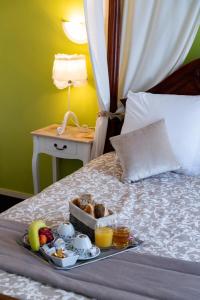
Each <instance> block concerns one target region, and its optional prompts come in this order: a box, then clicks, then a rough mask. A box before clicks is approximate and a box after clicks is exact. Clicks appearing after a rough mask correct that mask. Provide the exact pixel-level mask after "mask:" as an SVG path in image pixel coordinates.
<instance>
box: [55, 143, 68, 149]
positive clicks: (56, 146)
mask: <svg viewBox="0 0 200 300" xmlns="http://www.w3.org/2000/svg"><path fill="white" fill-rule="evenodd" d="M54 147H55V148H56V149H57V150H65V149H67V145H63V147H62V148H60V147H58V145H57V144H54Z"/></svg>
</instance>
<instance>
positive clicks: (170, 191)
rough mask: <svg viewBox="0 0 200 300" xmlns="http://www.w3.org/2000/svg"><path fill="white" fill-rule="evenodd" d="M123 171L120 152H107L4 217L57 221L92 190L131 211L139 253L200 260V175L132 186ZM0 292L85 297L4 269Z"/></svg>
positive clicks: (39, 296) (121, 210) (31, 296)
mask: <svg viewBox="0 0 200 300" xmlns="http://www.w3.org/2000/svg"><path fill="white" fill-rule="evenodd" d="M121 173H122V170H121V167H120V165H119V164H118V163H117V162H116V161H115V155H114V153H109V154H106V155H104V156H101V157H100V158H98V159H96V160H94V161H92V162H90V163H89V164H88V165H87V166H85V167H84V168H82V169H80V170H79V171H77V172H76V173H74V174H72V175H71V176H68V177H66V178H64V179H62V180H61V181H59V182H57V183H55V184H54V185H52V186H50V187H49V188H47V189H45V190H44V191H43V192H42V193H40V194H38V195H37V196H34V197H32V198H30V199H27V200H26V201H24V202H22V203H20V204H18V205H16V206H15V207H13V208H11V209H9V210H7V211H6V212H4V213H2V214H1V216H0V217H1V218H6V219H11V220H16V221H23V222H27V223H29V222H30V221H32V220H33V219H36V218H42V219H45V220H46V221H47V223H48V224H49V225H51V224H52V225H56V224H58V223H59V222H62V221H64V220H66V218H68V201H69V200H70V199H72V198H73V197H75V196H77V195H78V194H80V193H91V194H93V195H95V199H96V201H99V202H105V203H107V204H108V206H109V207H112V208H114V210H115V211H116V212H118V213H119V214H121V215H122V216H131V219H132V227H133V230H134V232H135V234H136V235H139V237H140V238H141V239H143V240H144V241H145V242H144V244H143V246H142V247H141V248H140V249H137V251H138V252H141V253H151V254H155V255H162V256H167V257H174V258H180V259H184V260H192V261H200V251H199V249H200V230H199V228H200V177H189V176H185V175H180V174H175V173H165V174H162V175H158V176H154V177H152V178H149V179H145V180H143V181H139V182H137V183H134V184H132V185H130V184H122V183H121V182H120V177H121ZM0 291H1V292H2V293H7V294H10V295H15V296H18V297H20V299H49V297H50V295H51V299H67V300H68V299H85V298H83V297H82V296H79V295H75V294H73V293H67V292H65V291H61V290H56V289H52V288H50V287H47V286H44V285H42V284H40V283H37V282H34V281H32V280H30V279H27V278H23V277H20V276H16V275H13V274H7V273H5V272H2V271H1V272H0Z"/></svg>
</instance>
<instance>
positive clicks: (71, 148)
mask: <svg viewBox="0 0 200 300" xmlns="http://www.w3.org/2000/svg"><path fill="white" fill-rule="evenodd" d="M39 139H40V141H39V145H40V152H43V153H47V154H49V155H52V156H56V157H63V158H65V157H66V156H70V155H76V154H77V143H76V142H73V141H66V140H61V139H52V138H44V137H39Z"/></svg>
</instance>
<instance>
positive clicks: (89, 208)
mask: <svg viewBox="0 0 200 300" xmlns="http://www.w3.org/2000/svg"><path fill="white" fill-rule="evenodd" d="M83 211H85V212H86V213H88V214H89V215H91V216H93V217H95V216H94V205H92V204H88V205H85V208H84V209H83Z"/></svg>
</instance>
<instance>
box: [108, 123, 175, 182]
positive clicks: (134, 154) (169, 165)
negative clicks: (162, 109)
mask: <svg viewBox="0 0 200 300" xmlns="http://www.w3.org/2000/svg"><path fill="white" fill-rule="evenodd" d="M110 141H111V144H112V146H113V148H114V149H115V151H116V153H117V155H118V157H119V160H120V163H121V166H122V170H123V174H122V180H123V181H124V182H134V181H137V180H140V179H143V178H147V177H150V176H153V175H157V174H160V173H163V172H168V171H173V170H177V169H179V167H180V166H179V164H178V163H177V161H176V158H175V156H174V154H173V152H172V149H171V146H170V143H169V138H168V136H167V131H166V126H165V121H164V120H160V121H158V122H155V123H153V124H150V125H148V126H146V127H144V128H140V129H137V130H134V131H131V132H128V133H124V134H120V135H117V136H113V137H111V138H110Z"/></svg>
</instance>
